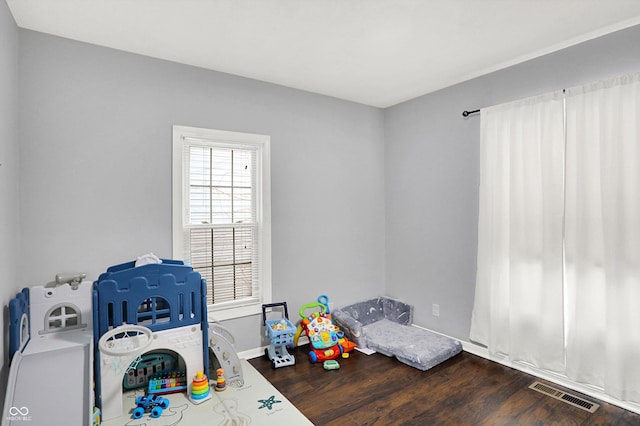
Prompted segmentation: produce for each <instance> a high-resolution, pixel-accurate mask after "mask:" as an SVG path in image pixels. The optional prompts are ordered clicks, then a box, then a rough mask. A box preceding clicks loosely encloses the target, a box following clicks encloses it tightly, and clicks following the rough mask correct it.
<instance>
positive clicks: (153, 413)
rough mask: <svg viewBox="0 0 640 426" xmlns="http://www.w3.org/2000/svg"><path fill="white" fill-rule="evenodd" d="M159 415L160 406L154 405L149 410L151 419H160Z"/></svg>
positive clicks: (160, 412) (160, 411)
mask: <svg viewBox="0 0 640 426" xmlns="http://www.w3.org/2000/svg"><path fill="white" fill-rule="evenodd" d="M161 414H162V407H161V406H159V405H156V406H155V407H153V408H152V409H151V417H153V418H154V419H157V418H158V417H160V415H161Z"/></svg>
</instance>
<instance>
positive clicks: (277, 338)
mask: <svg viewBox="0 0 640 426" xmlns="http://www.w3.org/2000/svg"><path fill="white" fill-rule="evenodd" d="M272 307H284V317H283V318H280V319H271V320H268V319H267V308H272ZM262 322H263V324H264V328H265V333H266V335H267V336H268V337H269V340H270V341H271V344H270V345H269V347H268V348H266V349H265V350H264V354H265V356H266V357H267V358H268V359H270V360H271V368H274V369H276V368H279V367H286V366H288V365H294V364H295V363H296V359H295V357H294V356H293V355H291V354H290V353H289V352H287V347H290V348H293V337H294V335H295V333H296V327H295V326H294V325H293V324H292V323H291V321H289V312H288V311H287V302H280V303H268V304H265V305H262Z"/></svg>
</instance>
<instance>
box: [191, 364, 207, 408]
mask: <svg viewBox="0 0 640 426" xmlns="http://www.w3.org/2000/svg"><path fill="white" fill-rule="evenodd" d="M189 399H190V400H191V402H193V403H194V404H200V403H202V402H205V401H206V400H208V399H211V389H209V379H208V378H207V376H206V375H205V374H204V372H202V371H198V373H197V374H196V376H195V377H194V378H193V381H192V382H191V393H190V395H189Z"/></svg>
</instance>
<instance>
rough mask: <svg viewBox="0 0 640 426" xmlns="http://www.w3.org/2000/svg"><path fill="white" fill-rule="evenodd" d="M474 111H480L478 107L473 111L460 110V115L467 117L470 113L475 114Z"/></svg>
mask: <svg viewBox="0 0 640 426" xmlns="http://www.w3.org/2000/svg"><path fill="white" fill-rule="evenodd" d="M476 112H480V110H479V109H474V110H473V111H462V116H463V117H468V116H469V115H471V114H475V113H476Z"/></svg>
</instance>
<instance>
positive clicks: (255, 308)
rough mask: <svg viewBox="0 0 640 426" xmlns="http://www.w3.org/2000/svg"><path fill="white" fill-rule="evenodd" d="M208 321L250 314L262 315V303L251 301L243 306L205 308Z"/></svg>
mask: <svg viewBox="0 0 640 426" xmlns="http://www.w3.org/2000/svg"><path fill="white" fill-rule="evenodd" d="M207 314H208V318H209V321H225V320H230V319H235V318H242V317H248V316H250V315H262V305H261V304H260V303H252V304H250V305H244V306H230V307H228V308H224V307H222V308H221V307H214V306H209V307H208V308H207Z"/></svg>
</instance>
